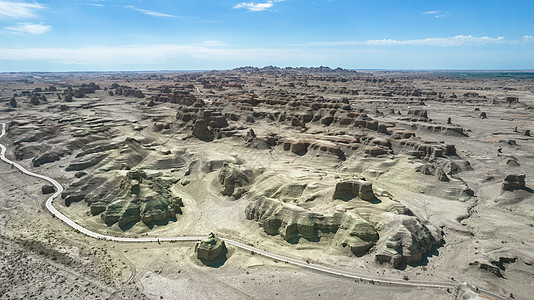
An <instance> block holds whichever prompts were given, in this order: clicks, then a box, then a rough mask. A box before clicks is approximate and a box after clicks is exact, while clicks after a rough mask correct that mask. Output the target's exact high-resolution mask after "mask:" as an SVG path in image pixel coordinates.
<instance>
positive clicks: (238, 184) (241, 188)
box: [218, 163, 254, 199]
mask: <svg viewBox="0 0 534 300" xmlns="http://www.w3.org/2000/svg"><path fill="white" fill-rule="evenodd" d="M253 180H254V173H253V172H252V170H249V169H245V170H241V169H240V168H238V167H237V166H230V165H229V164H227V163H224V165H223V167H222V168H221V170H220V171H219V176H218V181H219V183H220V184H221V185H222V187H223V189H222V192H221V194H223V195H224V196H232V197H234V198H235V199H239V198H241V196H242V195H243V194H245V193H246V192H247V191H248V188H247V187H248V186H249V185H250V184H251V183H252V181H253Z"/></svg>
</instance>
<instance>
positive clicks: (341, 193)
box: [333, 180, 376, 201]
mask: <svg viewBox="0 0 534 300" xmlns="http://www.w3.org/2000/svg"><path fill="white" fill-rule="evenodd" d="M356 197H360V198H361V199H363V200H366V201H372V200H375V199H376V197H375V194H374V193H373V185H372V183H370V182H367V181H363V180H347V181H342V182H338V183H337V184H336V188H335V190H334V195H333V198H334V199H342V200H350V199H352V198H356Z"/></svg>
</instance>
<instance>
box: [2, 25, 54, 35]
mask: <svg viewBox="0 0 534 300" xmlns="http://www.w3.org/2000/svg"><path fill="white" fill-rule="evenodd" d="M4 29H5V30H8V31H11V32H16V33H30V34H44V33H47V32H49V31H50V29H52V26H50V25H44V24H31V23H17V25H15V26H6V27H4Z"/></svg>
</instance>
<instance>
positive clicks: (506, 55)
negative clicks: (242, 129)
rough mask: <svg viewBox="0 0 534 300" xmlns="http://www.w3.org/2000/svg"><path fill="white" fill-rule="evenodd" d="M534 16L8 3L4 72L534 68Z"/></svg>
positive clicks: (2, 20)
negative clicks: (320, 68) (249, 68)
mask: <svg viewBox="0 0 534 300" xmlns="http://www.w3.org/2000/svg"><path fill="white" fill-rule="evenodd" d="M249 1H250V2H249ZM533 16H534V0H507V1H506V0H462V1H456V0H452V1H437V0H382V1H372V0H365V1H360V0H245V2H243V0H174V1H171V0H152V1H146V0H145V1H143V0H57V1H47V0H40V1H13V0H10V1H4V0H0V72H22V71H50V72H52V71H152V70H154V71H155V70H215V69H231V68H235V67H241V66H257V67H262V66H267V65H275V66H280V67H287V66H292V67H300V66H304V67H312V66H329V67H332V68H336V67H342V68H346V69H403V70H406V69H408V70H409V69H414V70H422V69H440V70H534V17H533Z"/></svg>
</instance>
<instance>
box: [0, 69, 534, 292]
mask: <svg viewBox="0 0 534 300" xmlns="http://www.w3.org/2000/svg"><path fill="white" fill-rule="evenodd" d="M533 78H534V76H533V74H532V73H528V72H422V71H421V72H401V71H396V72H393V71H391V72H385V71H352V70H343V69H330V68H325V67H321V68H277V67H264V68H255V67H243V68H238V69H234V70H228V71H202V72H109V73H105V72H95V73H3V74H0V89H1V91H0V123H5V128H6V132H5V135H4V136H3V137H2V138H0V144H2V145H4V146H5V147H6V148H7V151H6V154H5V156H6V158H7V159H9V160H10V161H14V162H17V163H18V164H20V165H21V166H23V167H24V168H25V169H27V170H30V171H31V172H35V173H37V174H42V175H45V176H47V177H50V178H53V179H54V180H56V181H57V182H58V183H60V184H61V186H62V187H63V188H64V190H63V191H62V192H61V193H60V195H58V197H56V198H55V199H54V200H53V205H54V207H55V208H57V210H58V211H60V212H61V214H63V215H65V216H66V217H68V218H69V219H70V220H73V221H74V222H76V223H77V224H79V225H80V226H82V227H83V228H86V229H89V230H90V231H92V232H96V233H99V234H102V235H105V236H110V237H128V238H134V239H135V238H148V237H150V238H154V239H155V240H153V241H151V242H118V241H112V240H104V239H95V238H92V237H90V236H87V235H84V234H82V233H81V232H79V231H78V230H75V229H73V228H71V227H69V226H68V225H67V224H65V223H64V222H63V221H62V220H60V219H58V218H57V217H56V216H55V215H53V214H52V213H50V211H49V210H48V209H47V207H46V206H45V202H46V200H47V199H48V198H49V196H50V195H51V194H53V193H54V192H55V191H56V189H55V188H54V186H51V185H50V182H47V181H46V180H42V179H38V178H35V177H32V176H28V175H27V174H24V173H22V172H21V171H20V170H18V169H17V168H14V167H13V166H12V165H10V164H9V163H5V162H0V174H1V176H0V256H1V259H0V298H1V299H221V298H231V299H303V298H314V299H315V298H326V299H340V298H341V299H345V298H350V299H364V298H370V299H385V298H390V299H414V298H415V299H477V298H481V299H531V297H532V294H533V293H534V267H533V266H532V264H533V263H534V250H533V247H534V202H533V201H534V190H533V189H534V180H533V178H534V137H533V136H532V135H534V79H533ZM531 131H532V133H531ZM210 233H214V234H215V235H216V236H217V237H220V238H226V239H230V240H233V241H237V242H240V243H243V244H246V245H250V246H252V247H255V248H257V249H261V250H263V251H266V252H268V253H274V254H278V255H282V256H284V257H289V258H291V259H294V260H298V261H301V262H305V263H306V264H310V265H320V266H325V267H328V268H331V269H334V270H338V271H340V272H347V273H351V274H359V275H361V276H362V277H363V278H367V279H369V278H371V280H359V279H357V278H356V279H355V278H354V277H347V276H341V275H335V274H332V273H327V272H322V271H320V270H314V269H312V268H307V267H306V266H298V265H295V264H292V263H287V262H284V261H280V260H277V259H272V258H269V257H265V256H263V255H260V254H259V253H255V252H254V251H245V250H243V249H242V248H239V247H235V246H232V245H231V244H229V243H226V249H225V251H223V252H221V254H220V255H219V256H218V258H217V259H216V260H215V261H214V262H206V261H205V260H202V259H199V258H198V257H197V254H196V253H195V249H196V248H197V246H198V245H196V242H195V241H185V242H183V241H173V242H167V241H159V240H158V239H162V240H164V239H165V238H169V237H188V236H203V237H208V235H209V234H210ZM374 279H376V280H374ZM411 283H413V284H411ZM443 283H444V284H446V286H444V287H439V285H440V284H443ZM486 291H487V292H490V293H486Z"/></svg>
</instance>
